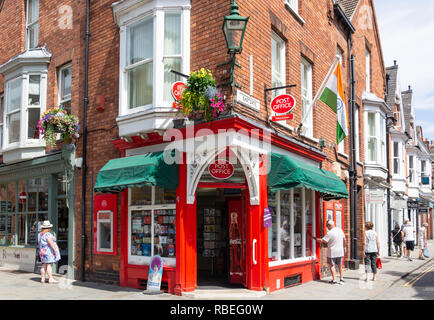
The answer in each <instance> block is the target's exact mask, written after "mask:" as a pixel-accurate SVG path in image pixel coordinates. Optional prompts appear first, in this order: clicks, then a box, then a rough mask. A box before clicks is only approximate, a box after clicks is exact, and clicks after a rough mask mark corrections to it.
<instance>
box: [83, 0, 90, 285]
mask: <svg viewBox="0 0 434 320" xmlns="http://www.w3.org/2000/svg"><path fill="white" fill-rule="evenodd" d="M89 11H90V3H89V0H86V38H85V40H86V44H85V54H84V59H85V60H84V110H83V165H82V168H81V170H82V171H81V173H82V176H81V281H84V280H85V279H84V272H85V257H86V253H85V246H86V235H85V226H86V224H85V218H86V172H87V161H86V155H87V152H86V151H87V150H86V149H87V106H88V104H89V97H88V86H89V84H88V76H89V74H88V71H89V37H90V31H89Z"/></svg>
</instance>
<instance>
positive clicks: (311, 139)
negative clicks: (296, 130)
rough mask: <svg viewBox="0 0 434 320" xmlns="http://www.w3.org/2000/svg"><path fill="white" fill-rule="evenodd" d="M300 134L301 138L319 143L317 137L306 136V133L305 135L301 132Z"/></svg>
mask: <svg viewBox="0 0 434 320" xmlns="http://www.w3.org/2000/svg"><path fill="white" fill-rule="evenodd" d="M300 136H301V137H303V138H305V139H307V140H309V141H311V142H314V143H319V139H317V138H314V137H310V136H307V135H305V134H303V133H302V134H301V135H300Z"/></svg>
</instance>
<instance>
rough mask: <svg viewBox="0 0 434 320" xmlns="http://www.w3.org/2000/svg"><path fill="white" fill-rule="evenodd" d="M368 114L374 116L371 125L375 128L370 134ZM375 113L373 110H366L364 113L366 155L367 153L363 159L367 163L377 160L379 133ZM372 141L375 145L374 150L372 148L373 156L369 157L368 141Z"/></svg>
mask: <svg viewBox="0 0 434 320" xmlns="http://www.w3.org/2000/svg"><path fill="white" fill-rule="evenodd" d="M370 114H373V116H374V119H373V124H372V125H373V126H374V129H375V131H374V134H373V135H372V136H371V132H370V131H371V130H370V125H371V124H370V122H369V115H370ZM376 118H377V117H376V113H375V112H367V113H366V125H367V130H366V136H367V139H366V142H367V143H366V155H367V157H366V159H365V161H366V162H367V163H377V162H378V158H379V157H378V150H379V148H378V140H379V139H378V137H379V135H378V128H377V124H376V123H377V121H376ZM371 140H372V141H373V143H374V146H375V150H373V158H372V159H371V157H370V152H369V142H370V141H371Z"/></svg>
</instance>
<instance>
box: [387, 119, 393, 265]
mask: <svg viewBox="0 0 434 320" xmlns="http://www.w3.org/2000/svg"><path fill="white" fill-rule="evenodd" d="M389 138H390V126H389V123H388V119H386V159H387V184H388V186H387V229H388V231H387V232H388V233H389V232H390V231H391V230H392V210H391V208H390V188H389V186H390V161H389V157H390V151H389V148H390V142H389ZM387 238H388V241H387V255H388V256H389V257H390V256H392V239H391V237H389V236H388V237H387Z"/></svg>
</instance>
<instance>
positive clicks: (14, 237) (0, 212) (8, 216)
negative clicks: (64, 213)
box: [0, 177, 49, 248]
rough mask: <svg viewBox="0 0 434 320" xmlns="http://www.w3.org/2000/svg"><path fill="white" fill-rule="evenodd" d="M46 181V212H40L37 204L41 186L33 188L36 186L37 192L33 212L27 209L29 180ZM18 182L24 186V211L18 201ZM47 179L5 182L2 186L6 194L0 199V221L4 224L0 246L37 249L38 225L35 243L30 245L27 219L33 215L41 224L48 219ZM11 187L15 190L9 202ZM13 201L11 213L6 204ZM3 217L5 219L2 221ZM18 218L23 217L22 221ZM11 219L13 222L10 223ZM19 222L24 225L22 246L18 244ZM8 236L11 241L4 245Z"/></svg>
mask: <svg viewBox="0 0 434 320" xmlns="http://www.w3.org/2000/svg"><path fill="white" fill-rule="evenodd" d="M39 179H40V180H41V181H42V180H44V179H45V180H46V182H47V190H46V196H47V203H46V205H47V210H42V208H40V207H39V202H40V192H44V191H43V189H40V188H41V185H42V184H36V183H35V186H37V187H36V188H37V191H36V193H35V196H36V198H35V201H36V202H35V210H30V209H29V199H30V197H29V187H30V186H31V185H30V181H31V180H35V181H36V180H39ZM20 182H24V186H25V192H26V195H27V200H26V204H25V210H23V207H22V204H21V203H20V201H19V194H20V192H21V191H20V190H19V184H20ZM48 183H49V181H48V178H47V177H33V178H30V179H26V180H19V181H15V180H14V181H9V182H5V183H3V184H2V185H4V186H5V192H6V198H5V199H0V201H1V202H0V217H1V219H0V221H1V222H4V224H5V228H4V229H5V234H4V235H2V236H0V246H9V247H20V248H35V247H37V239H38V238H37V237H38V233H39V232H40V230H39V225H38V230H36V233H35V239H34V240H35V243H34V244H31V243H30V240H31V238H30V234H29V233H28V229H27V227H28V225H27V222H28V217H29V216H31V215H35V222H37V221H39V222H40V223H42V220H47V219H48V201H49V200H48V193H49V186H48ZM10 186H12V187H13V188H14V189H15V190H13V192H14V193H15V198H14V199H11V200H9V193H10V190H9V187H10ZM12 200H13V201H14V203H11V211H8V209H7V208H8V203H9V201H12ZM4 201H5V202H6V205H5V206H3V202H4ZM20 206H21V210H20ZM4 207H5V208H6V211H4ZM40 216H43V219H42V220H40ZM3 217H5V218H4V219H3ZM20 217H24V219H20ZM12 219H13V221H12ZM19 220H23V221H24V223H25V226H24V244H19V238H18V237H19V230H18V229H19V227H20V222H19ZM9 223H10V225H11V227H10V231H11V232H10V234H9V232H8V225H9ZM8 236H11V241H10V243H6V242H7V241H6V239H7V237H8ZM3 237H4V238H5V240H3Z"/></svg>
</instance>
